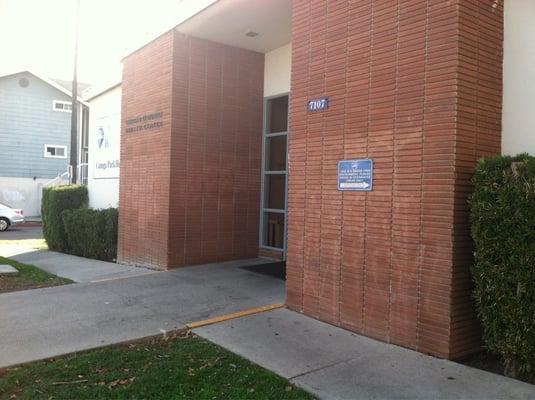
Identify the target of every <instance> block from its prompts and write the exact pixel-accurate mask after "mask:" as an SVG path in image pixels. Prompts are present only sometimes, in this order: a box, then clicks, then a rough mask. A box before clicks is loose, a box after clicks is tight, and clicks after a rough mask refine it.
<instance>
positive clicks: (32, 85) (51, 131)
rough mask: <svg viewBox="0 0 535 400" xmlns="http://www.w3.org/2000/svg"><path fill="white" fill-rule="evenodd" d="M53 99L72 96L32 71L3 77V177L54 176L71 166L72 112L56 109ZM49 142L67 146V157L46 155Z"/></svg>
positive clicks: (0, 111) (0, 160)
mask: <svg viewBox="0 0 535 400" xmlns="http://www.w3.org/2000/svg"><path fill="white" fill-rule="evenodd" d="M21 78H26V79H28V81H29V85H28V87H26V88H23V87H21V86H20V85H19V83H18V82H19V80H20V79H21ZM53 100H61V101H70V97H69V96H68V95H66V94H64V93H62V92H60V91H59V90H57V89H55V88H53V87H51V86H50V85H48V84H47V83H45V82H43V81H42V80H40V79H39V78H37V77H35V76H33V75H32V74H30V73H19V74H15V75H10V76H6V77H3V78H0V149H2V156H1V157H0V177H24V178H34V177H36V178H54V177H55V176H57V175H58V174H60V173H63V172H65V171H66V170H67V166H68V164H69V158H68V157H69V154H70V125H71V114H70V113H67V112H60V111H54V110H53V109H52V102H53ZM45 144H54V145H62V146H67V158H61V159H59V158H45V157H44V154H43V153H44V145H45Z"/></svg>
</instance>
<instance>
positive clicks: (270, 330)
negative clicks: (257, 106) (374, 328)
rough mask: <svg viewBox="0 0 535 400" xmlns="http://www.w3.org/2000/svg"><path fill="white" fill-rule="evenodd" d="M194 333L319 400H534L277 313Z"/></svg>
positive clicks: (534, 390) (509, 383) (510, 385)
mask: <svg viewBox="0 0 535 400" xmlns="http://www.w3.org/2000/svg"><path fill="white" fill-rule="evenodd" d="M194 333H196V334H197V335H199V336H201V337H204V338H206V339H208V340H210V341H212V342H214V343H217V344H219V345H221V346H223V347H225V348H227V349H229V350H230V351H232V352H234V353H237V354H239V355H241V356H243V357H245V358H248V359H249V360H251V361H253V362H255V363H257V364H259V365H261V366H263V367H265V368H267V369H270V370H272V371H274V372H276V373H277V374H279V375H281V376H283V377H285V378H287V379H290V381H291V382H293V383H295V384H296V385H297V386H300V387H302V388H304V389H305V390H308V391H310V392H311V393H314V394H315V395H317V396H318V397H320V398H322V399H478V400H479V399H481V400H488V399H526V400H527V399H535V386H533V385H529V384H527V383H523V382H520V381H516V380H513V379H509V378H506V377H503V376H501V375H496V374H492V373H489V372H485V371H482V370H478V369H475V368H470V367H467V366H465V365H461V364H457V363H454V362H451V361H446V360H440V359H437V358H434V357H430V356H426V355H423V354H420V353H417V352H414V351H411V350H407V349H404V348H401V347H398V346H394V345H389V344H385V343H382V342H378V341H375V340H373V339H369V338H366V337H364V336H359V335H356V334H353V333H351V332H349V331H346V330H343V329H340V328H336V327H334V326H332V325H328V324H325V323H322V322H319V321H316V320H314V319H312V318H308V317H306V316H304V315H301V314H298V313H295V312H292V311H289V310H286V309H279V310H275V311H270V312H266V313H263V314H257V315H253V316H249V317H244V318H240V319H236V320H231V321H227V322H224V323H220V324H216V325H209V326H205V327H202V328H198V329H195V330H194Z"/></svg>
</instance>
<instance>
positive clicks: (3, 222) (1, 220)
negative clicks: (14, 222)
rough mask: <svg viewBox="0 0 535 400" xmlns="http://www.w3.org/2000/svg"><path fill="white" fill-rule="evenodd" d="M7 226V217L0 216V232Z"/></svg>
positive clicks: (5, 229)
mask: <svg viewBox="0 0 535 400" xmlns="http://www.w3.org/2000/svg"><path fill="white" fill-rule="evenodd" d="M7 228H9V220H8V219H7V218H0V232H3V231H7Z"/></svg>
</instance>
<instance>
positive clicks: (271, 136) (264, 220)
mask: <svg viewBox="0 0 535 400" xmlns="http://www.w3.org/2000/svg"><path fill="white" fill-rule="evenodd" d="M262 152H263V154H262V193H261V194H262V197H261V219H260V248H263V249H267V250H274V251H279V252H281V253H282V258H283V259H285V258H286V255H285V254H286V214H287V213H286V210H287V198H288V196H287V188H288V95H287V94H285V95H280V96H274V97H268V98H266V99H265V101H264V130H263V145H262Z"/></svg>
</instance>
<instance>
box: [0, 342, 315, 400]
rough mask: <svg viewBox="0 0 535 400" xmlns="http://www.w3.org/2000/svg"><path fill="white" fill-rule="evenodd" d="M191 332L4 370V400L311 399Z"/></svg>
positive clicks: (0, 384)
mask: <svg viewBox="0 0 535 400" xmlns="http://www.w3.org/2000/svg"><path fill="white" fill-rule="evenodd" d="M312 398H313V397H312V396H311V395H310V394H308V393H307V392H305V391H303V390H301V389H298V388H296V387H295V386H293V385H292V384H290V383H289V382H288V381H287V380H286V379H284V378H281V377H279V376H278V375H275V374H274V373H272V372H269V371H267V370H265V369H264V368H261V367H259V366H257V365H255V364H253V363H251V362H249V361H247V360H245V359H243V358H241V357H239V356H237V355H235V354H233V353H230V352H228V351H226V350H224V349H223V348H221V347H219V346H216V345H214V344H212V343H209V342H207V341H205V340H203V339H200V338H199V337H197V336H194V335H191V334H182V335H174V336H173V337H169V338H168V339H152V340H146V341H142V342H137V343H134V344H128V345H120V346H113V347H107V348H103V349H99V350H92V351H87V352H83V353H79V354H73V355H69V356H65V357H61V358H57V359H54V360H50V361H43V362H35V363H30V364H26V365H24V366H21V367H18V368H12V369H6V370H0V399H69V400H70V399H77V400H78V399H166V400H167V399H277V400H278V399H312Z"/></svg>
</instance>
